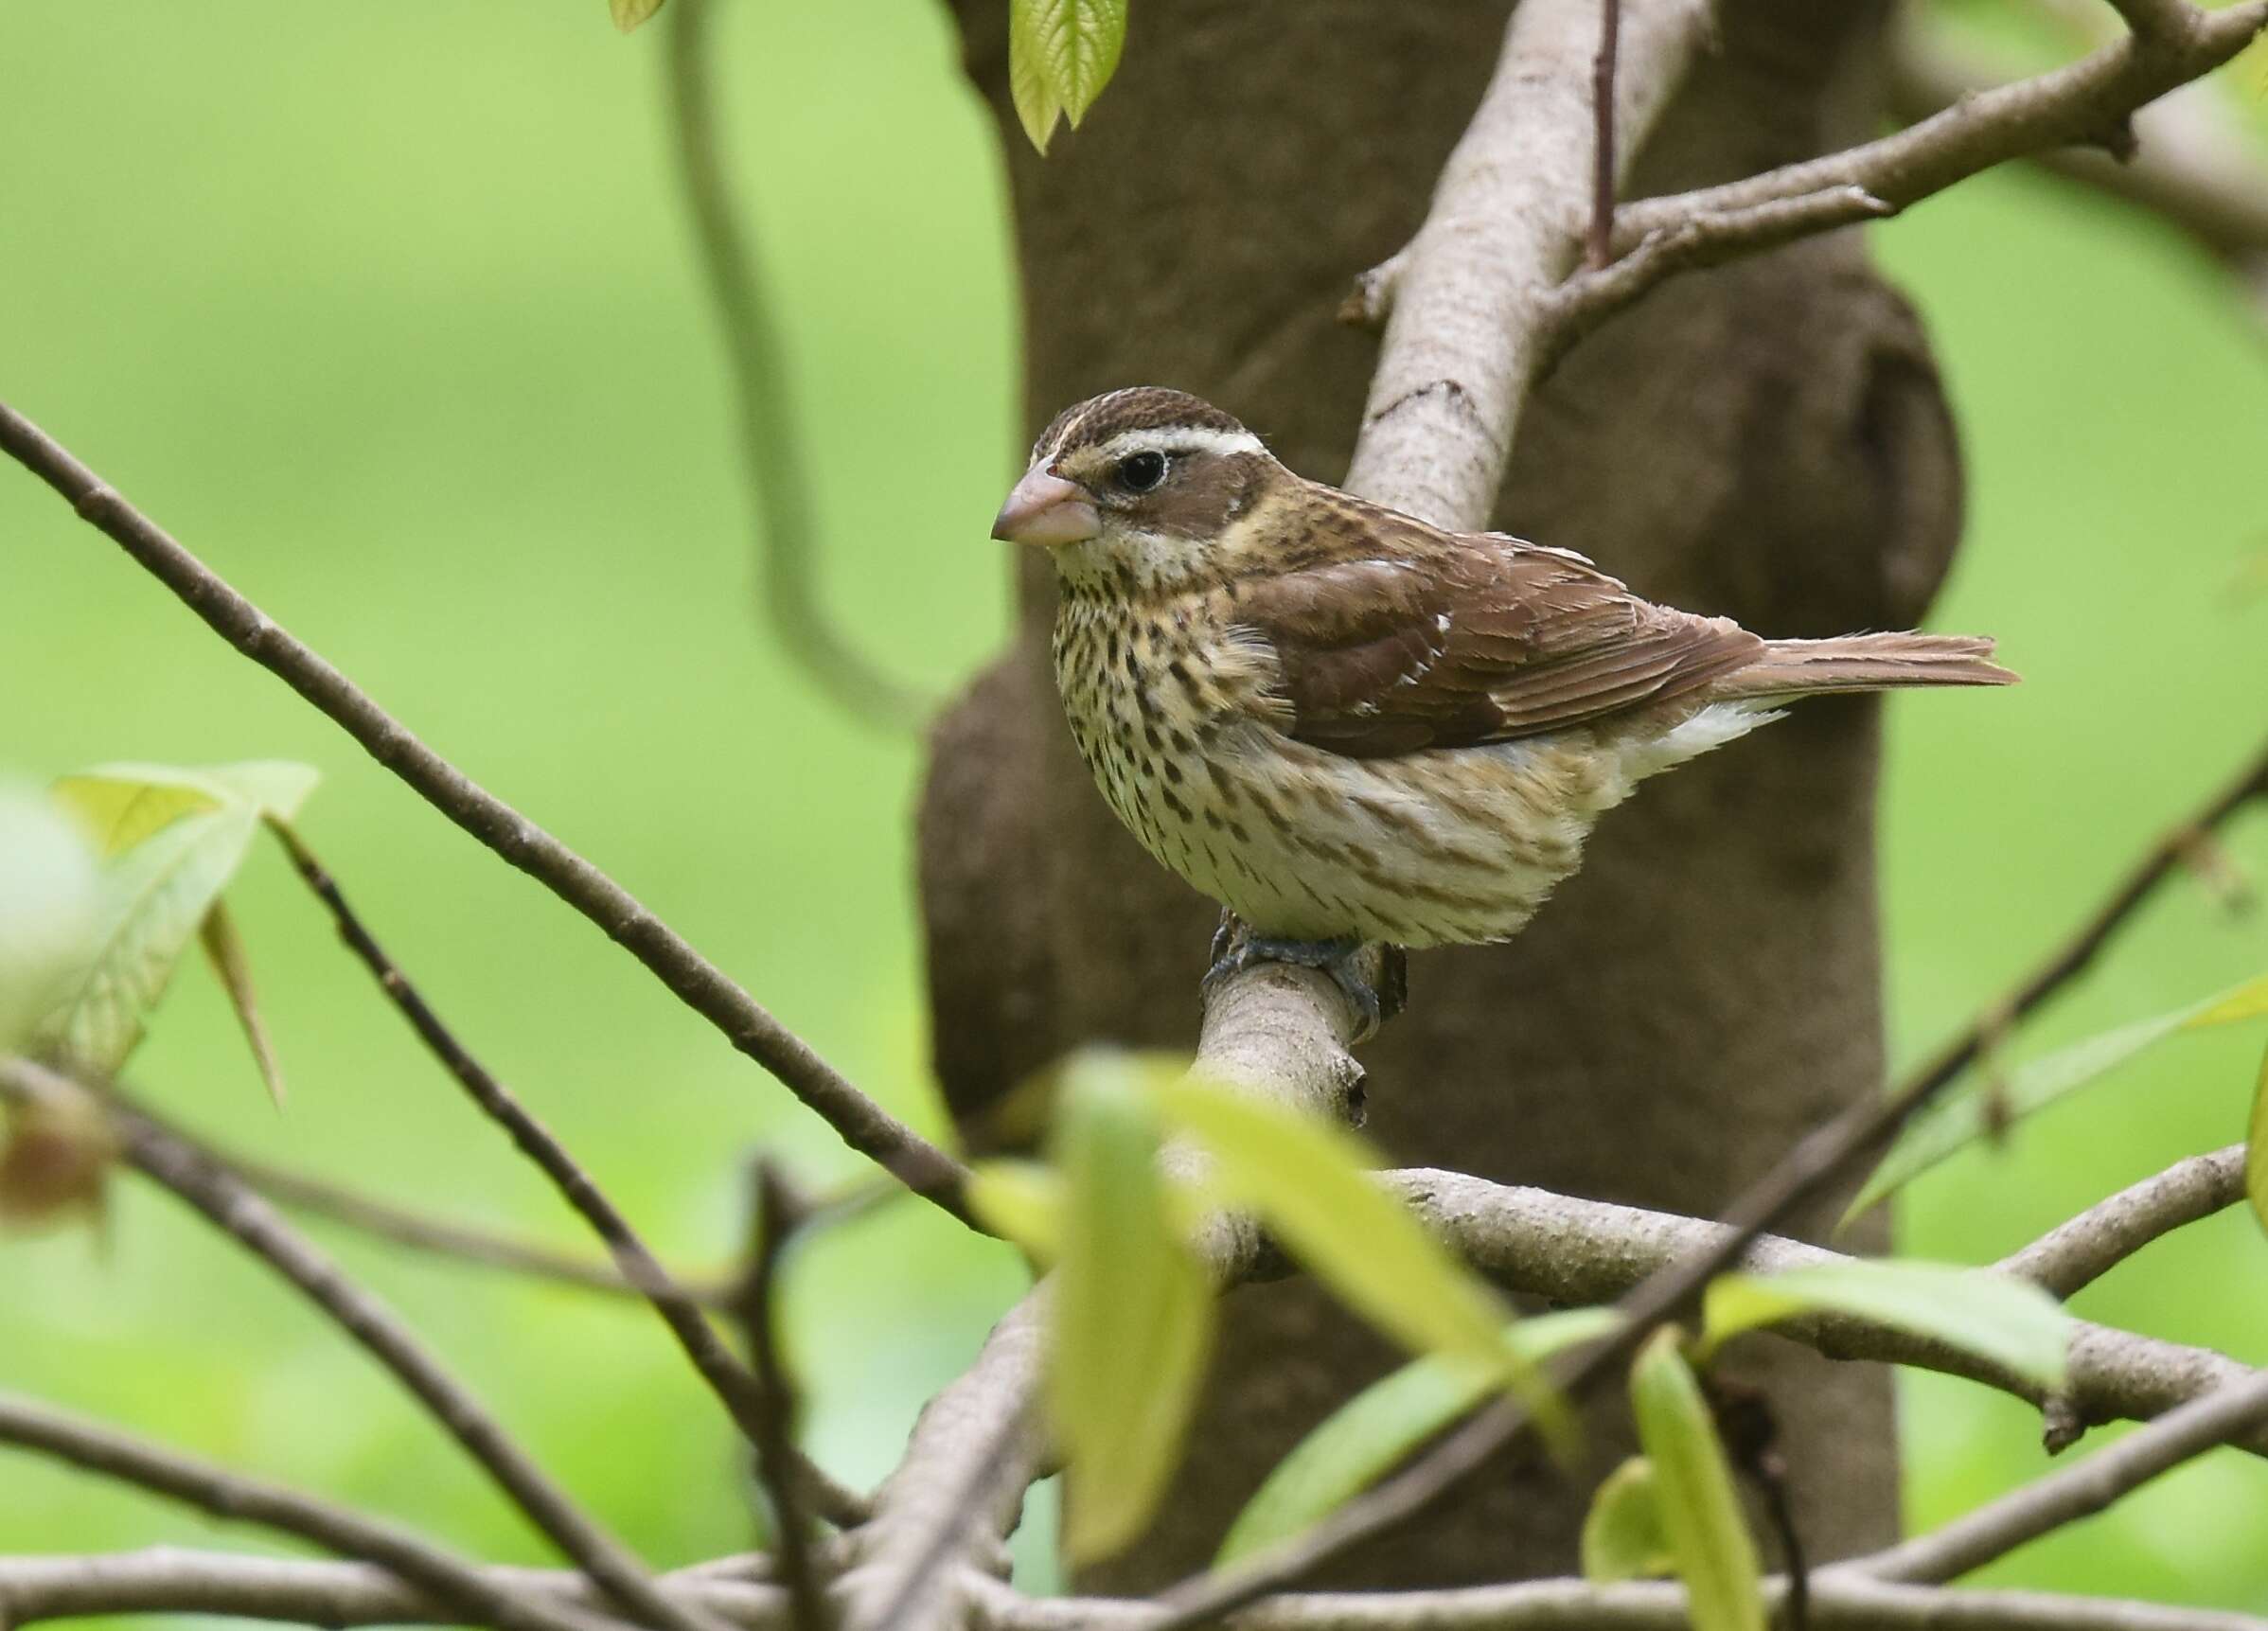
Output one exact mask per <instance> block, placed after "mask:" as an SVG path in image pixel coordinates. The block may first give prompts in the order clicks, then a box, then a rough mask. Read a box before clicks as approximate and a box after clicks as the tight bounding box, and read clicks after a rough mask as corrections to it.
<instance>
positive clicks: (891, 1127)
mask: <svg viewBox="0 0 2268 1631" xmlns="http://www.w3.org/2000/svg"><path fill="white" fill-rule="evenodd" d="M0 449H5V450H6V451H7V452H8V453H9V455H10V456H11V457H13V458H14V459H15V460H16V461H17V462H18V463H19V464H21V465H23V466H24V468H25V469H26V470H29V471H31V473H32V474H34V475H36V476H38V477H39V478H40V480H41V481H43V482H44V483H46V484H47V486H48V487H50V488H53V489H54V490H55V491H56V492H57V493H58V494H60V495H61V496H62V498H63V499H65V500H66V501H67V502H68V503H69V504H70V505H71V506H72V507H73V509H75V510H76V511H77V512H78V514H79V515H80V518H81V519H82V520H84V521H85V522H87V523H89V524H90V525H92V526H94V527H95V528H97V530H98V531H100V532H101V533H102V534H103V535H104V536H105V537H107V538H109V539H110V540H111V541H113V542H115V543H116V544H117V545H118V546H119V547H120V548H122V549H124V550H125V551H126V553H127V554H128V555H130V556H132V557H133V558H134V559H135V560H136V561H137V562H139V563H140V564H141V565H142V566H143V567H144V568H146V569H147V570H148V571H149V572H150V573H151V576H154V577H156V578H157V579H158V581H159V582H161V583H163V584H164V585H165V586H166V587H167V588H168V589H169V590H171V591H172V592H173V593H174V594H175V595H177V596H179V597H180V599H181V601H182V602H183V604H185V605H186V606H187V607H188V608H189V610H190V611H192V612H196V613H197V615H198V616H199V617H201V618H203V619H204V622H205V624H206V626H207V627H209V628H210V629H212V630H213V631H214V632H215V633H216V634H219V635H220V636H221V638H222V639H223V640H225V641H227V642H228V644H229V645H231V646H233V647H235V648H236V649H237V650H239V652H241V653H243V655H245V656H246V657H249V658H251V659H252V660H253V661H254V662H255V663H257V664H258V665H260V666H261V667H263V668H266V669H267V670H268V671H269V672H271V673H273V674H275V676H276V677H277V678H278V679H280V680H282V681H283V682H284V683H286V684H287V685H290V686H291V687H292V689H293V690H294V691H296V692H298V693H299V694H300V696H302V697H304V698H305V699H306V700H308V701H309V702H310V703H311V704H312V705H313V706H314V707H315V708H316V709H317V711H319V712H320V713H322V714H323V715H324V717H325V718H328V719H329V720H331V722H332V723H334V724H336V725H337V726H338V727H339V728H340V729H341V730H343V731H345V732H346V734H347V735H348V736H352V737H353V738H354V739H355V740H356V741H357V742H359V743H361V744H362V746H363V748H364V749H365V750H366V751H367V752H368V753H369V754H370V755H371V757H373V758H375V759H376V760H378V762H379V763H380V764H381V765H383V766H385V767H386V768H387V769H388V770H390V771H393V772H394V773H395V774H396V775H398V776H399V777H400V778H401V779H402V780H403V781H404V782H406V783H408V784H409V786H410V787H411V788H412V789H415V790H416V792H417V793H418V794H419V796H421V797H422V798H424V799H425V801H426V802H427V803H429V804H431V805H432V806H433V807H434V808H435V809H437V810H439V811H440V812H441V813H442V814H443V815H445V816H447V817H449V819H450V820H451V821H452V822H454V823H456V824H457V825H458V826H460V827H462V828H464V830H465V831H466V832H468V833H470V834H471V835H472V836H473V837H474V838H475V839H478V840H479V841H480V842H482V843H483V844H486V845H487V847H488V848H489V849H491V850H493V851H494V852H495V853H496V854H497V855H498V856H500V857H502V858H503V859H504V860H507V861H509V862H510V863H511V864H512V865H514V866H516V867H518V868H520V870H521V871H523V872H524V873H526V874H527V875H528V876H529V877H531V878H535V879H536V880H537V881H538V882H540V883H541V884H542V885H543V886H544V887H545V888H547V889H549V890H550V891H551V892H552V893H553V894H554V895H558V897H559V898H560V899H561V900H563V901H565V902H566V903H567V904H568V905H570V906H572V907H574V908H575V909H576V911H577V912H579V913H582V914H583V915H584V916H585V917H587V918H589V919H590V920H591V921H592V922H593V923H594V924H596V925H597V926H598V927H599V928H600V929H602V930H604V931H606V933H607V935H608V936H609V937H610V938H611V939H612V940H613V941H614V942H615V943H616V944H617V945H619V946H621V947H622V948H624V949H625V950H627V951H629V954H630V955H631V956H633V957H635V958H637V959H638V961H639V962H641V963H643V964H644V965H645V966H647V969H648V970H649V971H650V972H652V973H653V974H654V976H655V977H656V978H658V979H659V980H660V981H661V982H662V984H664V985H666V986H667V987H668V988H669V989H670V990H671V991H673V992H675V993H676V994H677V996H678V998H679V999H680V1000H681V1001H682V1002H684V1003H685V1004H686V1006H688V1007H690V1008H691V1009H693V1010H694V1012H696V1013H698V1014H700V1016H701V1017H702V1018H704V1019H707V1020H709V1022H710V1023H712V1024H713V1025H715V1026H716V1027H717V1028H718V1030H719V1031H721V1032H723V1033H724V1036H725V1039H726V1040H727V1041H729V1042H731V1043H732V1044H733V1046H734V1047H735V1048H736V1049H738V1050H739V1051H740V1052H741V1053H743V1054H746V1055H748V1056H749V1057H750V1058H752V1059H753V1060H755V1061H756V1062H757V1063H758V1064H760V1065H762V1066H763V1067H764V1068H765V1069H766V1070H768V1071H770V1072H771V1073H772V1074H773V1075H774V1076H775V1077H777V1078H778V1079H779V1080H780V1081H781V1082H782V1083H783V1084H784V1085H786V1087H787V1088H788V1090H789V1091H791V1092H793V1093H794V1094H795V1096H796V1097H797V1098H799V1099H801V1100H802V1101H803V1102H804V1103H805V1104H806V1106H808V1107H809V1108H811V1109H812V1110H813V1111H815V1112H816V1113H817V1114H818V1115H819V1116H820V1118H821V1119H822V1120H824V1122H825V1123H826V1124H827V1125H828V1126H831V1127H833V1128H834V1129H835V1131H836V1132H837V1133H839V1134H840V1135H841V1136H842V1141H843V1142H844V1143H847V1144H849V1145H850V1146H851V1148H853V1149H855V1150H857V1151H858V1152H859V1154H861V1155H864V1156H866V1157H868V1158H869V1159H871V1160H873V1161H876V1162H877V1164H879V1165H880V1166H882V1167H884V1168H886V1169H887V1170H888V1171H890V1172H891V1173H892V1174H893V1175H894V1176H895V1177H896V1179H898V1181H899V1182H901V1183H903V1184H904V1185H905V1186H906V1187H907V1188H908V1189H911V1190H913V1192H914V1193H915V1194H917V1195H919V1196H921V1197H924V1198H925V1199H927V1200H929V1201H930V1202H931V1203H932V1204H933V1205H935V1206H937V1207H938V1208H939V1209H940V1210H941V1211H944V1212H946V1213H948V1214H950V1215H952V1216H953V1217H955V1218H957V1219H959V1220H960V1221H961V1222H963V1223H966V1224H967V1225H968V1226H969V1227H970V1228H972V1229H973V1228H976V1227H978V1226H977V1225H976V1224H975V1223H974V1222H973V1220H971V1218H970V1217H969V1216H968V1214H967V1209H966V1206H965V1205H964V1204H963V1201H962V1184H963V1181H964V1180H965V1179H966V1176H967V1175H966V1172H965V1171H964V1170H963V1168H962V1166H961V1164H960V1162H958V1161H954V1160H953V1159H952V1157H950V1156H948V1155H947V1154H946V1153H945V1152H944V1151H943V1150H941V1149H939V1148H937V1147H936V1146H935V1145H934V1144H931V1143H930V1142H929V1141H928V1140H926V1139H924V1138H923V1137H922V1136H921V1135H920V1134H918V1133H916V1132H915V1131H914V1130H913V1128H912V1127H910V1126H906V1125H905V1124H904V1123H903V1122H901V1121H899V1120H898V1119H897V1118H896V1117H895V1116H893V1115H892V1114H890V1112H889V1111H887V1110H885V1109H884V1108H882V1107H881V1106H880V1105H878V1104H877V1103H875V1102H874V1101H873V1100H872V1099H870V1098H868V1097H867V1096H866V1095H865V1094H864V1093H862V1092H860V1091H859V1090H858V1089H857V1088H856V1087H854V1086H852V1085H851V1083H850V1082H849V1081H848V1080H847V1079H846V1078H844V1077H843V1076H842V1074H841V1073H838V1072H837V1071H836V1070H835V1068H834V1067H833V1066H832V1065H829V1064H828V1063H827V1062H826V1061H825V1060H824V1059H823V1058H821V1057H820V1056H819V1055H818V1054H817V1053H815V1052H813V1051H812V1049H811V1047H810V1045H809V1044H808V1043H806V1042H805V1041H804V1040H803V1038H802V1037H798V1036H796V1035H795V1034H794V1033H793V1032H792V1031H790V1030H788V1028H787V1027H786V1026H785V1025H783V1024H781V1023H780V1022H779V1020H778V1019H774V1018H773V1017H772V1016H771V1013H770V1011H768V1010H767V1009H766V1008H765V1007H764V1006H763V1005H762V1004H761V1003H759V1002H757V1001H756V1000H755V999H754V998H753V997H751V996H750V995H749V994H748V993H747V992H746V991H744V990H742V989H741V988H740V986H739V985H737V984H735V983H734V981H733V980H732V979H731V978H730V977H729V976H727V975H726V974H725V972H724V971H723V970H722V969H720V968H718V966H716V965H715V964H713V963H711V962H709V961H708V960H707V959H706V958H704V957H702V956H701V955H700V952H698V951H696V950H694V948H692V947H691V946H690V945H688V944H687V943H686V942H685V941H684V940H682V939H681V938H680V937H679V936H678V935H677V934H676V933H674V932H673V931H671V930H670V929H669V928H668V926H667V925H665V924H664V923H663V922H662V920H661V919H660V918H658V917H656V916H655V915H654V914H653V913H651V912H650V911H648V910H647V908H646V907H645V906H644V905H642V904H641V903H640V902H639V901H638V899H637V898H636V897H635V896H634V895H631V894H630V893H629V891H628V890H626V889H624V888H623V887H622V886H621V885H620V884H618V883H616V882H615V881H614V880H613V879H612V878H609V877H608V876H607V875H606V874H605V873H603V872H601V871H599V869H598V868H597V867H595V866H593V865H592V864H591V863H590V862H589V861H587V860H584V859H583V858H582V857H581V856H579V855H577V854H576V853H575V851H573V850H571V849H569V848H568V847H567V846H566V845H565V844H563V843H561V842H559V841H558V839H556V838H554V837H552V835H551V834H549V833H548V832H545V831H544V830H543V829H542V828H541V827H540V826H538V825H536V824H535V823H533V822H531V821H529V820H528V819H527V818H526V817H525V816H523V815H522V814H521V813H520V812H519V811H518V810H516V809H514V808H512V807H511V806H509V805H507V804H505V802H504V801H503V800H501V799H499V798H497V797H496V796H495V795H494V794H493V793H490V792H488V791H487V789H484V788H482V787H481V786H480V785H479V784H478V783H476V782H474V781H473V780H472V779H471V778H470V777H469V776H467V775H466V774H465V773H464V771H460V770H458V769H457V768H456V767H455V766H454V765H452V764H451V763H450V762H449V761H448V760H447V759H444V758H443V757H441V755H440V754H438V753H434V751H433V749H431V748H429V747H427V746H426V745H425V744H424V743H423V742H422V741H420V740H418V739H417V737H416V736H413V735H411V734H410V732H409V730H408V728H407V727H405V726H404V725H402V724H401V722H400V721H399V720H398V719H396V718H393V717H392V716H391V715H389V714H387V713H386V712H385V710H384V709H382V708H381V707H380V706H379V705H378V704H377V703H376V702H375V701H373V700H371V699H370V698H369V697H367V696H366V695H364V694H363V692H362V691H360V690H358V689H357V688H356V687H355V685H354V683H353V682H352V681H350V680H348V679H347V678H346V675H344V674H342V673H340V672H339V670H338V669H336V668H334V667H332V666H331V665H329V664H328V663H327V662H326V661H324V660H323V658H321V657H320V656H318V655H316V654H315V652H313V651H312V650H310V649H309V648H308V647H306V646H303V645H301V644H300V643H299V642H298V641H297V640H294V639H293V638H292V636H291V635H290V634H288V633H287V632H285V630H284V629H282V628H281V627H279V626H278V625H277V624H276V623H275V621H274V620H273V619H271V618H270V617H269V616H268V615H267V614H266V613H265V612H261V611H260V610H259V609H258V608H257V607H256V606H254V605H253V604H252V602H251V601H249V600H247V599H245V598H244V597H243V596H242V595H241V594H238V593H237V592H236V591H235V590H234V589H232V588H230V587H229V585H228V584H227V583H226V582H224V581H222V579H221V577H220V576H217V575H216V574H215V573H214V572H213V571H212V570H211V569H210V568H209V567H207V566H206V565H205V564H204V562H203V561H201V560H199V559H198V558H196V557H195V556H193V555H191V554H190V553H189V552H188V551H187V550H186V549H184V548H183V547H182V546H181V545H180V544H179V543H178V542H176V541H174V540H173V539H172V538H171V537H170V536H168V534H167V533H166V532H165V531H164V530H163V529H162V528H160V527H159V526H158V525H157V524H156V523H154V522H152V521H151V520H150V519H149V518H148V517H147V516H145V515H143V514H142V513H141V512H140V511H139V510H137V509H135V508H134V507H133V505H130V504H128V503H127V502H126V500H125V499H124V498H122V497H120V496H119V494H118V493H117V491H116V490H115V488H111V487H110V486H109V485H108V484H106V483H104V482H103V481H102V480H101V479H100V478H99V477H97V475H96V474H95V472H94V471H93V470H89V469H87V467H86V466H84V465H83V464H80V462H79V460H78V459H76V458H74V457H73V456H72V455H71V453H70V452H68V451H67V450H66V449H64V448H63V447H62V445H61V444H60V443H58V442H57V441H55V440H54V438H52V437H51V436H49V435H48V434H46V433H45V432H44V431H42V430H41V429H40V428H39V427H38V426H37V425H35V424H33V423H32V422H31V421H30V420H29V419H27V418H25V417H23V416H22V415H21V414H19V413H17V412H16V411H15V410H14V409H12V408H10V407H9V406H8V405H7V404H5V403H0Z"/></svg>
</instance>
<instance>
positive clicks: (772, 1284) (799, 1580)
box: [740, 1161, 834, 1631]
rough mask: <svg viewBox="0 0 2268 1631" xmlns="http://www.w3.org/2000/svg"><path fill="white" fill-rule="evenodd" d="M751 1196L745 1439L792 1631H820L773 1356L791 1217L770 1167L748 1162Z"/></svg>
mask: <svg viewBox="0 0 2268 1631" xmlns="http://www.w3.org/2000/svg"><path fill="white" fill-rule="evenodd" d="M755 1191H756V1205H755V1220H754V1229H755V1250H754V1252H753V1261H752V1262H751V1264H750V1266H749V1275H748V1282H747V1285H746V1287H745V1293H744V1297H743V1301H742V1305H741V1308H740V1316H741V1319H742V1321H744V1322H745V1323H746V1324H747V1326H748V1345H749V1351H750V1352H751V1354H753V1356H754V1358H755V1362H756V1377H757V1381H758V1384H759V1386H758V1389H757V1391H756V1392H755V1395H754V1398H753V1404H754V1406H755V1410H754V1415H753V1420H752V1422H751V1424H750V1426H751V1429H752V1430H751V1432H750V1435H749V1436H750V1438H751V1439H752V1440H753V1442H754V1444H755V1446H756V1480H757V1481H758V1482H759V1483H760V1484H762V1485H763V1488H764V1493H765V1494H766V1495H767V1496H768V1497H769V1498H771V1520H772V1523H771V1526H772V1531H773V1533H772V1540H773V1550H774V1554H775V1562H776V1565H777V1568H778V1571H779V1578H780V1583H781V1584H782V1585H784V1586H785V1587H787V1588H788V1617H789V1620H790V1622H792V1624H793V1626H794V1631H828V1628H829V1627H830V1626H831V1625H833V1623H834V1617H833V1615H832V1614H831V1613H829V1612H828V1608H827V1602H826V1596H825V1593H824V1591H823V1590H822V1589H821V1585H820V1579H819V1573H818V1569H816V1567H815V1566H814V1564H813V1562H812V1558H811V1532H810V1527H809V1523H808V1520H807V1517H806V1507H805V1504H804V1500H805V1481H806V1468H807V1466H808V1464H809V1463H807V1462H806V1461H805V1460H804V1457H803V1454H802V1452H801V1451H800V1450H798V1449H797V1448H796V1444H795V1414H796V1400H795V1386H794V1383H793V1382H792V1381H790V1380H789V1378H788V1366H787V1362H786V1361H785V1360H784V1359H783V1358H782V1357H781V1356H780V1344H779V1331H778V1323H777V1322H778V1319H779V1304H778V1290H779V1275H780V1261H781V1257H782V1255H783V1253H785V1252H786V1250H787V1249H788V1237H789V1236H790V1235H792V1234H793V1233H794V1232H795V1230H796V1226H797V1222H798V1218H797V1214H796V1208H795V1206H794V1203H793V1201H792V1200H791V1199H790V1197H789V1195H788V1186H787V1184H786V1183H785V1182H784V1181H783V1180H782V1179H781V1178H780V1175H779V1174H778V1173H777V1172H776V1171H774V1170H773V1168H772V1166H771V1162H770V1161H757V1162H756V1167H755Z"/></svg>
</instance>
